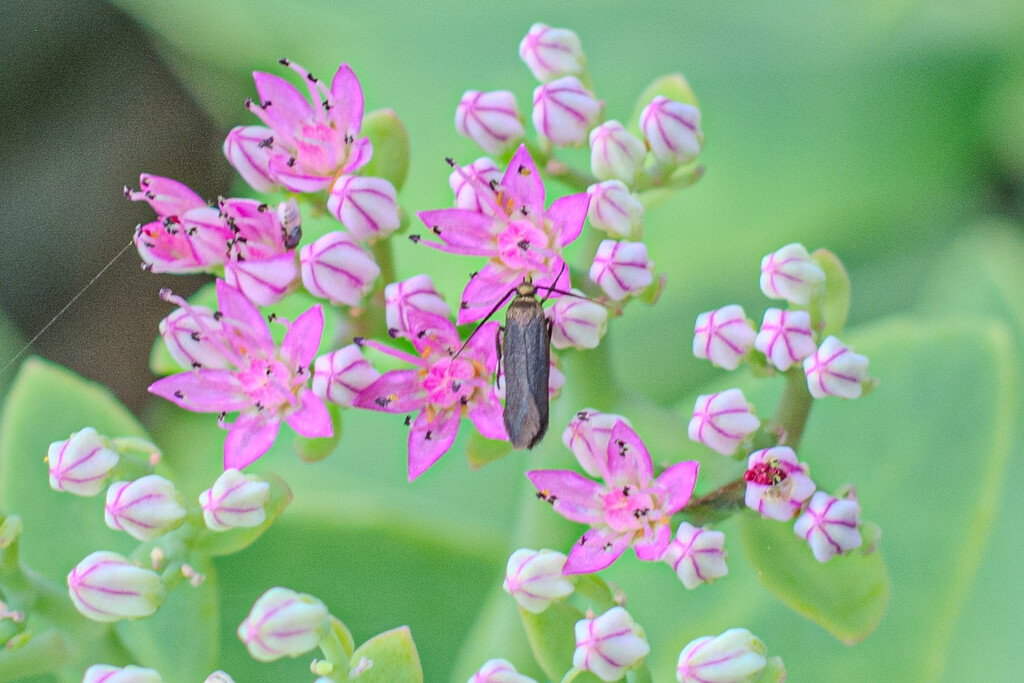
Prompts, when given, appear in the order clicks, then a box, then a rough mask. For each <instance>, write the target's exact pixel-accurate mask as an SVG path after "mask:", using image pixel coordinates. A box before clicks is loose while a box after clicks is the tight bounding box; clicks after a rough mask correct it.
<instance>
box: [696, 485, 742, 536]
mask: <svg viewBox="0 0 1024 683" xmlns="http://www.w3.org/2000/svg"><path fill="white" fill-rule="evenodd" d="M746 490H747V482H746V481H744V479H743V477H740V478H739V479H737V480H735V481H730V482H729V483H728V484H725V485H724V486H720V487H718V488H717V489H715V490H714V491H712V492H710V493H706V494H704V495H703V496H701V497H700V498H694V499H693V500H691V501H690V502H689V503H687V504H686V507H684V508H683V509H682V510H680V514H681V515H683V516H684V517H686V518H687V519H688V520H689V521H690V522H691V523H692V524H694V525H695V526H704V525H705V524H712V523H714V522H720V521H722V520H723V519H727V518H728V517H731V516H732V515H733V514H734V513H735V512H736V511H737V510H741V509H743V496H744V494H745V493H746Z"/></svg>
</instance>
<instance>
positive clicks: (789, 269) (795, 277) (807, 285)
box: [761, 242, 825, 306]
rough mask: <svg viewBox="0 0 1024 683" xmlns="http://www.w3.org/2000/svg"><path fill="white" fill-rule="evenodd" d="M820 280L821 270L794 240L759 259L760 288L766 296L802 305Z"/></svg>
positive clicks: (823, 279) (821, 279) (808, 299)
mask: <svg viewBox="0 0 1024 683" xmlns="http://www.w3.org/2000/svg"><path fill="white" fill-rule="evenodd" d="M824 282H825V271H824V270H822V268H821V266H820V265H819V264H818V262H817V261H815V260H814V259H813V258H812V257H811V255H810V254H809V253H807V249H806V248H805V247H804V245H802V244H800V243H798V242H794V243H792V244H787V245H786V246H784V247H782V248H781V249H779V250H778V251H776V252H773V253H771V254H768V255H767V256H765V257H764V258H763V259H761V291H762V292H764V295H765V296H766V297H768V298H769V299H785V300H786V301H788V302H790V303H792V304H796V305H798V306H806V305H807V304H809V303H810V302H811V296H812V295H813V294H814V292H815V291H816V290H817V289H818V287H819V285H821V284H823V283H824Z"/></svg>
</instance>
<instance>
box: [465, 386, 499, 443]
mask: <svg viewBox="0 0 1024 683" xmlns="http://www.w3.org/2000/svg"><path fill="white" fill-rule="evenodd" d="M467 415H468V417H469V419H470V420H472V421H473V426H474V427H476V429H477V431H478V432H480V434H481V435H482V436H484V437H486V438H488V439H498V440H500V441H508V432H506V431H505V421H504V419H503V417H502V415H503V413H502V407H501V403H500V402H499V401H498V397H497V396H495V395H494V390H493V389H492V390H491V391H489V392H488V393H487V395H486V397H484V398H483V399H480V400H477V401H476V402H475V403H474V404H472V406H471V407H470V409H469V412H468V413H467Z"/></svg>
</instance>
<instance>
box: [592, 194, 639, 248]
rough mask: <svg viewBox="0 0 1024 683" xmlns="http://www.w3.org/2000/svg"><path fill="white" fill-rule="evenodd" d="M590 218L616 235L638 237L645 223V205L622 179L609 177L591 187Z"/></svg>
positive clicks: (600, 227) (597, 226)
mask: <svg viewBox="0 0 1024 683" xmlns="http://www.w3.org/2000/svg"><path fill="white" fill-rule="evenodd" d="M587 193H588V194H589V195H590V208H588V209H587V218H589V219H590V224H591V225H593V226H594V227H595V228H597V229H598V230H604V231H605V232H607V233H608V234H609V235H611V236H612V237H625V238H627V239H628V238H634V239H635V238H637V237H640V235H641V233H642V228H643V225H644V205H643V204H642V203H641V202H640V200H639V199H638V198H637V196H636V195H635V194H633V193H632V192H630V191H629V188H628V187H626V186H625V184H623V182H622V181H621V180H606V181H604V182H603V183H596V184H594V185H591V186H590V187H588V188H587Z"/></svg>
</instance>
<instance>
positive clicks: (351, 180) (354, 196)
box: [327, 175, 401, 242]
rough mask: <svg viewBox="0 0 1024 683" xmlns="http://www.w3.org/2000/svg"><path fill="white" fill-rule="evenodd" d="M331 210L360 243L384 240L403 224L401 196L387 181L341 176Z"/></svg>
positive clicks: (334, 187)
mask: <svg viewBox="0 0 1024 683" xmlns="http://www.w3.org/2000/svg"><path fill="white" fill-rule="evenodd" d="M327 210H328V211H329V212H330V213H331V215H332V216H334V217H335V218H337V219H338V220H339V221H340V222H341V224H342V225H344V226H345V227H346V228H348V231H349V232H351V233H352V235H353V237H355V238H356V239H359V240H369V241H370V242H374V241H376V240H378V239H382V238H384V237H387V236H388V235H390V234H391V233H393V232H394V231H395V230H397V229H398V226H399V225H400V224H401V220H400V218H399V215H398V193H397V192H396V191H395V186H394V185H392V184H391V183H390V182H388V181H387V180H384V179H383V178H373V177H368V176H355V175H343V176H340V177H339V178H338V180H337V181H336V182H335V183H334V185H332V186H331V194H330V196H329V197H328V198H327Z"/></svg>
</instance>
